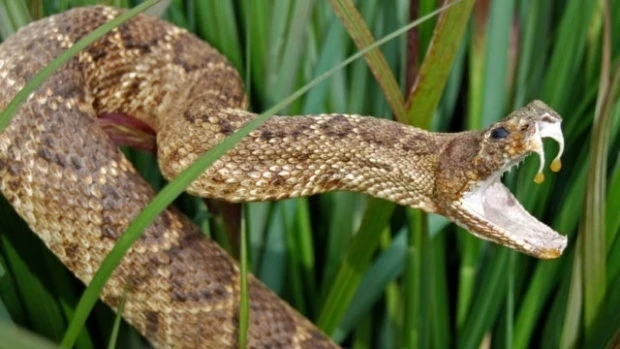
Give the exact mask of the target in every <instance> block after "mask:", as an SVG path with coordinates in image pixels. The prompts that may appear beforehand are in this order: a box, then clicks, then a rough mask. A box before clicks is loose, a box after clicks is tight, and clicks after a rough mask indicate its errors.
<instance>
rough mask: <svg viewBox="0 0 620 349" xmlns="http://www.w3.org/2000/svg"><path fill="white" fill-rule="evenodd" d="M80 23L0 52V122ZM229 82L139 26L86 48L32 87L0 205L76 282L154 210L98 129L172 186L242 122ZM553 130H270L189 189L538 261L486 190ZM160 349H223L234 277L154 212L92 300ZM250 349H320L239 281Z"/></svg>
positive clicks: (536, 233)
mask: <svg viewBox="0 0 620 349" xmlns="http://www.w3.org/2000/svg"><path fill="white" fill-rule="evenodd" d="M118 13H119V10H116V9H112V8H106V7H92V8H81V9H75V10H71V11H68V12H66V13H64V14H60V15H57V16H53V17H49V18H47V19H44V20H41V21H38V22H36V23H34V24H31V25H29V26H27V27H25V28H23V29H22V30H20V31H19V33H18V34H16V35H15V36H13V37H10V38H8V39H7V40H6V41H5V42H4V43H2V45H1V46H0V109H3V108H4V107H5V106H6V104H7V103H8V102H9V101H10V100H11V99H12V98H13V96H14V95H15V94H16V93H17V91H19V90H20V89H21V88H22V87H23V86H24V84H25V83H26V82H27V81H28V79H30V78H31V77H32V76H33V75H34V73H35V72H37V71H38V70H39V69H41V68H42V67H43V66H45V65H46V64H47V63H48V62H49V61H50V60H51V59H52V58H53V57H55V56H57V55H58V54H59V53H61V52H62V51H63V50H64V49H66V48H68V47H70V46H71V45H72V44H73V43H74V42H75V41H77V40H78V39H80V38H81V37H82V36H84V35H85V34H86V33H88V32H89V31H91V30H93V29H94V28H96V27H98V26H99V25H101V24H103V23H104V22H106V21H107V20H109V19H111V18H113V17H115V16H117V15H118ZM245 100H246V99H245V95H244V92H243V88H242V84H241V82H240V79H239V77H238V74H237V72H236V71H235V70H234V69H233V68H232V67H231V66H230V65H229V64H228V62H227V61H226V59H225V58H224V57H223V56H221V55H220V54H219V53H218V52H217V51H215V50H214V49H213V48H211V47H210V46H208V45H207V44H206V43H204V42H202V41H200V40H199V39H198V38H196V37H194V36H193V35H191V34H189V33H187V32H185V31H184V30H182V29H179V28H177V27H174V26H172V25H170V24H167V23H165V22H163V21H160V20H158V19H155V18H151V17H148V16H145V15H141V16H138V17H136V18H135V19H133V20H132V21H130V22H128V23H127V24H125V25H123V26H121V27H119V28H117V29H116V30H114V31H112V32H111V33H110V34H108V35H106V36H105V37H103V38H101V39H99V40H98V41H97V42H96V43H95V44H93V45H92V46H90V47H89V48H88V49H86V50H84V51H82V52H81V53H79V54H78V55H77V56H76V57H74V58H73V59H72V60H70V61H69V62H68V63H67V64H65V65H64V66H63V67H62V68H60V69H59V70H58V71H57V72H56V73H55V74H54V76H53V77H52V78H50V79H49V80H48V81H46V82H45V83H44V84H43V85H42V86H41V87H40V88H39V89H38V90H37V91H36V92H35V93H34V94H32V95H31V96H30V97H29V98H28V101H27V102H26V103H25V104H24V105H22V106H21V108H20V110H19V111H18V114H17V115H16V116H15V118H14V119H13V120H12V122H11V123H10V125H9V126H8V127H7V129H6V130H4V132H3V133H1V134H0V189H1V191H2V193H3V195H4V196H5V197H6V198H7V199H8V201H9V202H10V203H11V204H12V205H13V206H14V207H15V210H16V211H17V212H18V213H19V214H20V215H21V216H22V217H23V218H24V219H25V221H26V222H27V223H28V224H29V226H30V227H31V229H32V230H33V231H34V232H36V233H37V234H38V235H39V236H40V238H41V239H42V240H43V241H44V242H45V244H46V245H47V246H48V247H49V248H50V249H51V250H52V251H53V252H54V253H55V254H56V255H57V256H58V257H59V258H60V259H61V261H62V262H63V263H64V264H65V265H66V266H67V267H68V268H69V269H71V270H72V271H73V273H75V274H76V275H77V277H78V278H80V279H81V280H82V281H83V282H85V283H88V282H89V281H90V280H91V278H92V277H93V274H94V272H95V271H96V269H97V267H98V266H99V265H100V263H101V261H102V259H103V258H104V257H105V255H106V254H107V253H108V252H109V250H110V249H111V248H112V246H113V245H114V243H115V241H116V239H117V238H118V237H119V235H120V234H121V233H122V232H123V231H124V229H125V228H126V227H127V225H128V224H129V222H131V220H132V219H133V218H134V217H135V216H136V215H137V214H138V213H139V212H140V211H141V210H142V208H143V207H144V206H145V205H146V204H147V203H148V202H149V200H150V199H151V198H152V197H153V191H152V189H151V188H150V187H149V186H148V185H147V184H146V183H145V181H144V180H143V179H142V178H141V177H140V176H139V175H138V174H137V173H136V171H135V170H134V168H133V167H132V165H131V164H130V163H129V162H128V161H127V160H126V159H125V158H124V156H123V155H122V153H121V152H120V151H119V150H118V148H117V146H116V145H115V144H114V143H113V142H112V141H111V140H110V138H109V137H108V135H107V134H106V133H105V132H104V131H103V130H102V129H101V128H100V127H99V126H98V123H97V115H102V114H114V113H120V114H125V115H131V116H133V117H135V118H137V119H139V120H141V121H143V122H144V123H146V124H148V125H149V126H150V127H152V128H153V129H155V130H157V149H158V159H159V163H160V167H161V169H162V172H163V174H164V175H165V176H166V177H167V178H172V177H174V176H175V175H176V174H178V173H179V172H180V171H181V170H183V169H184V168H185V167H187V166H188V164H190V163H191V162H192V161H193V160H195V159H196V158H197V157H198V156H200V155H201V154H202V153H204V152H205V151H206V150H208V149H209V148H211V147H212V146H213V145H214V144H216V143H217V142H219V141H221V140H222V139H223V138H224V137H226V136H227V135H229V134H230V133H232V132H234V131H235V130H236V129H237V128H239V127H240V126H241V125H242V124H243V123H245V122H246V121H248V120H249V119H251V118H252V117H253V116H254V115H253V114H252V113H249V112H247V111H245V110H244V108H245ZM560 120H561V119H560V117H559V116H558V115H557V114H556V113H554V112H553V111H552V110H551V109H549V108H548V107H547V106H545V105H544V104H543V103H541V102H533V103H531V104H530V105H528V106H526V107H524V108H523V109H520V110H518V111H516V112H514V113H513V114H511V115H510V116H508V117H507V118H506V119H505V120H503V121H501V122H499V123H496V124H494V125H492V126H490V127H489V128H488V129H486V130H482V131H475V132H474V131H470V132H463V133H457V134H435V133H429V132H425V131H422V130H419V129H415V128H411V127H408V126H404V125H401V124H398V123H395V122H392V121H387V120H380V119H376V118H370V117H360V116H344V115H324V116H318V117H281V116H278V117H272V118H271V119H270V120H268V121H267V122H266V123H265V124H264V125H263V126H261V127H260V128H259V129H257V130H256V131H254V132H252V133H251V134H250V136H249V137H246V138H245V139H244V140H243V141H242V142H241V143H239V144H238V145H237V146H236V147H235V148H234V149H233V150H232V151H230V152H229V153H228V154H226V155H225V156H224V157H222V158H221V159H220V160H218V161H217V162H216V163H215V164H214V165H213V166H212V167H211V168H210V169H209V170H207V171H206V172H205V173H204V174H203V175H201V177H200V178H199V180H197V181H196V182H195V183H193V184H192V185H191V187H190V188H189V189H188V190H189V191H190V192H191V193H194V194H198V195H202V196H207V197H211V198H216V199H223V200H227V201H233V202H244V201H256V200H275V199H282V198H288V197H298V196H305V195H312V194H316V193H320V192H326V191H331V190H352V191H359V192H363V193H367V194H370V195H373V196H377V197H381V198H385V199H388V200H391V201H394V202H396V203H399V204H402V205H408V206H411V207H416V208H421V209H424V210H426V211H429V212H436V213H439V214H443V215H445V216H447V217H448V218H449V219H451V220H453V221H454V222H456V223H458V224H460V225H462V226H464V227H465V228H467V229H468V230H470V231H471V232H472V233H474V234H476V235H478V236H481V237H483V238H485V239H489V240H492V241H495V242H499V243H502V244H504V245H507V246H509V247H512V248H516V249H518V250H520V251H523V252H525V253H529V254H532V255H534V256H538V257H542V258H553V257H557V256H558V255H559V254H560V253H561V251H562V250H563V248H564V246H565V244H566V239H565V238H564V237H562V236H560V235H558V234H557V233H556V232H554V231H553V230H552V229H550V228H548V227H547V226H545V225H544V224H542V223H540V222H538V221H537V220H536V219H535V218H533V217H532V216H530V215H529V214H528V213H527V212H526V211H525V210H524V209H523V208H522V207H521V205H520V204H519V203H518V202H517V201H516V200H515V199H514V197H513V196H512V195H511V194H510V193H509V192H508V190H507V189H506V188H505V187H504V186H503V185H502V184H501V183H500V182H499V177H500V176H501V174H502V173H503V172H505V171H506V170H508V169H509V168H510V167H511V166H513V165H514V164H516V163H518V162H519V161H521V160H522V159H523V158H524V157H525V156H526V155H528V154H529V153H531V152H538V153H539V154H540V155H541V162H544V157H543V156H542V155H543V154H542V147H541V145H542V141H541V139H542V138H543V137H551V138H555V139H556V140H557V141H558V142H560V144H561V143H562V136H561V130H560V126H559V125H560ZM128 283H129V285H130V290H129V294H128V296H127V301H126V304H125V308H124V312H123V316H124V318H125V319H126V320H127V321H128V322H129V323H131V324H132V325H133V326H135V327H136V328H137V329H138V330H139V331H140V332H141V333H142V334H144V335H145V336H146V337H147V338H148V339H149V340H150V341H151V342H152V343H153V344H154V345H156V346H160V347H210V348H217V347H232V346H235V345H236V341H237V337H238V334H237V309H238V302H239V287H238V285H239V270H238V268H237V265H236V263H235V262H234V261H233V259H232V258H230V257H229V256H228V255H227V254H226V253H225V252H224V251H223V250H222V249H221V248H219V247H218V246H217V245H216V244H215V243H213V242H212V241H210V240H209V239H207V238H205V237H203V236H202V235H201V234H200V232H199V231H198V229H197V228H196V227H195V226H194V225H193V224H192V223H191V222H190V221H189V220H188V219H187V218H185V217H184V216H183V215H181V214H178V213H177V212H175V211H174V210H168V211H165V212H164V213H163V214H162V215H160V216H159V217H158V218H157V219H156V221H155V222H154V224H153V225H151V226H150V227H149V228H148V230H147V231H146V232H145V233H144V235H143V237H142V238H141V239H140V240H139V241H138V242H137V243H136V244H135V245H134V246H133V248H132V249H131V250H130V252H129V253H128V255H127V256H126V257H125V258H124V260H123V262H122V263H121V265H120V266H119V267H118V269H117V270H116V271H115V273H114V275H113V276H112V278H111V279H110V280H109V281H108V283H107V285H106V287H105V289H104V291H103V293H102V295H101V298H102V299H103V300H104V301H105V302H106V303H108V304H109V305H110V306H112V307H113V308H116V307H117V306H118V304H119V302H120V299H121V297H122V296H123V290H124V287H125V285H126V284H128ZM249 288H250V327H249V343H250V346H251V347H253V348H262V347H272V348H273V347H281V348H285V347H286V348H289V347H311V348H328V347H334V346H335V345H334V344H333V343H332V342H331V341H330V340H329V339H328V338H327V337H326V336H325V335H324V334H322V333H321V332H320V331H319V330H317V329H316V328H315V327H314V326H313V325H312V324H311V323H310V322H308V321H307V320H305V319H304V318H303V317H302V316H300V315H299V314H298V313H297V312H296V311H295V310H293V309H291V308H290V307H289V306H288V305H287V304H285V303H284V302H283V301H281V300H280V299H279V298H278V297H277V296H275V295H274V294H273V293H272V292H270V291H269V290H268V289H267V288H266V287H264V286H263V285H262V284H261V283H260V282H259V281H257V280H256V279H254V278H250V286H249Z"/></svg>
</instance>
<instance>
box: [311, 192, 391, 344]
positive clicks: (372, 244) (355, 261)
mask: <svg viewBox="0 0 620 349" xmlns="http://www.w3.org/2000/svg"><path fill="white" fill-rule="evenodd" d="M393 209H394V205H393V204H390V203H387V202H385V201H383V200H379V199H373V200H370V201H369V202H368V206H367V208H366V212H367V213H365V214H364V218H363V219H362V223H361V225H360V228H359V230H358V232H357V234H356V236H355V238H354V239H353V240H352V241H351V246H350V247H349V248H348V249H347V253H346V256H345V259H344V261H343V263H342V265H341V267H340V269H339V270H338V274H337V275H336V278H335V279H334V282H333V283H332V284H331V287H330V290H329V293H328V294H327V297H326V298H325V302H324V303H323V305H322V307H321V313H320V314H319V317H318V320H317V325H318V326H319V327H320V328H321V329H322V330H323V331H324V332H325V333H327V334H328V335H331V334H333V333H334V331H335V330H336V328H337V327H338V324H339V323H340V320H341V319H342V316H343V315H344V314H345V312H346V310H347V307H348V305H349V303H350V301H351V299H352V298H353V296H354V295H355V290H356V288H357V285H359V283H360V282H361V280H362V275H363V273H364V270H365V269H366V267H367V265H368V263H369V261H370V257H371V256H372V254H373V252H374V251H375V248H376V246H377V244H378V243H379V236H380V234H381V232H382V230H383V228H384V227H385V225H386V223H387V221H388V219H389V218H390V216H391V215H392V211H393Z"/></svg>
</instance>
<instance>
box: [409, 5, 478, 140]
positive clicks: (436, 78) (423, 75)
mask: <svg viewBox="0 0 620 349" xmlns="http://www.w3.org/2000/svg"><path fill="white" fill-rule="evenodd" d="M450 4H451V5H453V6H452V7H451V8H449V9H447V10H445V11H444V12H442V13H441V15H440V16H439V19H438V21H437V26H436V27H435V32H434V33H433V37H432V39H431V43H430V46H429V49H428V51H427V53H426V57H425V58H424V61H423V63H422V66H421V67H420V71H419V73H418V79H417V80H416V83H415V85H414V87H413V88H412V90H411V91H410V92H409V95H408V97H407V105H408V108H407V111H406V113H407V114H406V117H405V118H402V119H399V120H403V121H404V122H405V123H407V124H409V125H416V126H418V127H421V128H424V129H428V128H429V127H430V124H431V120H432V117H433V113H434V112H435V109H437V105H438V104H439V100H440V99H441V96H442V94H443V92H444V86H445V84H446V81H447V80H448V76H449V74H450V71H451V69H452V64H451V63H452V62H453V61H454V58H455V57H456V53H457V51H458V49H459V46H460V44H461V42H462V38H463V35H464V33H465V28H466V27H467V23H468V22H469V14H470V13H471V9H472V8H473V5H474V0H463V1H451V2H450Z"/></svg>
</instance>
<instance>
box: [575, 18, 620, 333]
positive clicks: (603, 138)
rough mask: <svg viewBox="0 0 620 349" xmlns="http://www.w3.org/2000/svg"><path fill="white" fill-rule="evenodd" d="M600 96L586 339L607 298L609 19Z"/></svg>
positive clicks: (586, 270)
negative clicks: (606, 226)
mask: <svg viewBox="0 0 620 349" xmlns="http://www.w3.org/2000/svg"><path fill="white" fill-rule="evenodd" d="M605 17H606V18H605V22H606V25H605V28H606V30H605V31H604V36H603V37H604V43H603V47H604V48H603V55H602V60H603V62H602V65H601V77H600V86H599V96H598V99H597V103H596V111H595V113H596V115H595V117H594V125H593V127H592V137H591V145H590V146H591V157H590V172H589V174H588V186H587V190H586V201H585V207H584V236H583V237H584V239H583V287H584V325H585V328H586V338H589V336H590V335H591V332H592V331H593V329H592V325H593V323H594V321H595V318H596V316H597V313H598V312H599V311H600V308H601V305H602V304H603V303H602V302H603V300H604V298H605V292H606V285H607V274H606V273H607V272H606V262H607V248H606V246H605V240H606V232H607V231H606V228H605V224H606V217H605V213H606V212H605V200H606V194H607V193H606V183H607V157H608V149H609V142H610V139H609V137H610V130H611V126H612V116H613V111H614V110H613V109H614V107H615V104H616V101H617V98H618V90H619V88H620V63H618V64H615V66H611V64H612V62H611V47H610V46H611V22H610V21H611V19H610V17H609V13H607V15H606V16H605Z"/></svg>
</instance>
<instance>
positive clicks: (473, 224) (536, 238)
mask: <svg viewBox="0 0 620 349" xmlns="http://www.w3.org/2000/svg"><path fill="white" fill-rule="evenodd" d="M533 119H534V120H533V121H534V123H535V131H534V133H533V134H532V135H531V136H530V137H528V139H529V141H528V142H525V143H526V144H527V145H526V150H527V153H523V154H522V155H520V156H515V157H514V158H513V159H511V160H510V161H508V163H506V164H505V165H504V166H503V167H502V168H501V169H500V170H498V171H496V172H495V173H494V174H492V175H491V176H489V177H488V178H487V179H486V180H484V181H483V182H482V183H480V185H478V186H475V187H473V188H471V189H470V190H468V191H466V192H465V193H464V194H463V196H462V197H461V199H460V200H457V202H455V203H453V205H452V209H453V211H452V214H453V215H454V216H455V217H454V218H455V220H456V222H457V224H459V225H461V226H463V227H464V228H466V229H468V230H469V231H470V232H471V233H472V234H474V235H476V236H478V237H480V238H482V239H486V240H491V241H494V242H497V243H500V244H502V245H504V246H507V247H512V248H514V249H516V250H519V251H521V252H524V253H526V254H529V255H532V256H534V257H537V258H542V259H553V258H557V257H559V256H560V255H561V254H562V252H563V251H564V248H565V247H566V244H567V238H566V236H563V235H560V234H559V233H558V232H556V231H555V230H553V229H551V228H550V227H548V226H547V225H545V224H544V223H542V222H540V221H538V220H537V219H536V218H535V217H533V216H532V215H531V214H530V213H529V212H527V210H525V208H524V207H523V206H522V205H521V204H520V203H519V201H518V200H517V199H516V198H515V197H514V196H513V195H512V193H510V191H509V190H508V188H507V187H506V186H504V185H503V184H502V183H501V176H502V175H503V174H504V173H505V172H507V171H509V170H510V169H512V168H513V167H514V166H516V165H518V164H519V163H520V162H521V161H523V159H524V158H525V157H526V156H527V154H528V153H532V152H534V153H537V154H538V156H539V158H540V163H541V164H540V167H539V171H538V174H537V178H542V170H543V168H544V164H545V154H544V150H543V144H542V139H543V138H551V139H553V140H555V141H556V142H557V143H558V144H559V151H558V154H557V156H556V157H555V159H554V160H553V162H552V164H551V169H552V170H553V171H554V172H557V171H559V169H560V156H561V155H562V152H563V151H564V138H563V135H562V129H561V121H562V120H561V118H560V117H559V115H557V114H555V113H550V112H544V113H541V114H538V115H536V116H535V117H534V118H533ZM535 181H537V180H536V179H535Z"/></svg>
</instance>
